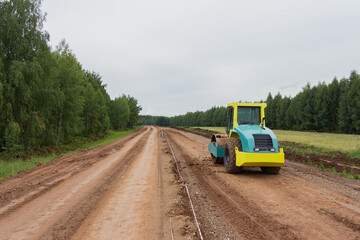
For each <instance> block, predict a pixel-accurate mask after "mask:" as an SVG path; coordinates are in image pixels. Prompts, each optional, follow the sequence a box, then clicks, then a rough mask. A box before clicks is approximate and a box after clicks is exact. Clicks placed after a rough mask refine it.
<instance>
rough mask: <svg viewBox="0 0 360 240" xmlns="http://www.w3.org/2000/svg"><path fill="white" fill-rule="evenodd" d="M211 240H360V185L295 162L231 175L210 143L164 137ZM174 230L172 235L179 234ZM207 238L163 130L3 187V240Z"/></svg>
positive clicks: (170, 133) (68, 159)
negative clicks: (215, 160) (273, 171)
mask: <svg viewBox="0 0 360 240" xmlns="http://www.w3.org/2000/svg"><path fill="white" fill-rule="evenodd" d="M163 130H164V133H165V134H166V135H167V137H168V139H169V140H170V142H171V144H172V146H173V149H174V152H175V155H176V158H177V160H178V161H179V165H180V171H181V175H182V176H183V177H184V178H185V180H186V182H187V184H188V186H189V189H190V194H191V197H192V200H193V203H194V206H195V211H196V213H197V215H198V219H199V222H200V226H201V228H202V232H203V235H204V237H205V239H360V187H359V182H358V181H356V180H352V179H347V178H344V177H342V176H339V175H335V174H332V173H329V172H325V171H321V170H319V169H316V168H312V167H309V166H305V165H302V164H298V163H294V162H289V161H287V162H286V167H284V168H283V169H282V170H281V171H280V174H279V175H265V174H262V173H261V172H260V170H259V169H257V168H248V169H247V170H246V171H245V173H243V174H237V175H233V174H227V173H225V170H224V167H223V166H221V165H213V164H212V161H211V159H210V157H209V154H208V152H207V145H208V143H209V139H208V138H205V137H203V136H199V135H195V134H193V133H189V132H184V131H180V130H176V129H168V128H164V129H163ZM170 223H171V229H170ZM171 230H172V231H173V233H174V237H175V239H198V237H197V231H196V227H195V223H194V221H193V218H192V214H191V212H190V207H189V202H188V198H187V196H186V193H185V189H184V186H183V183H182V182H181V181H180V180H179V179H178V176H177V173H176V170H175V166H174V162H173V160H172V157H171V154H170V152H169V148H168V145H167V142H166V140H165V139H164V138H163V137H162V134H161V133H160V129H159V128H157V127H151V126H149V127H145V128H143V129H142V130H141V131H138V132H136V133H133V134H132V135H129V136H128V137H126V138H124V139H122V140H119V141H116V142H113V143H110V144H107V145H104V146H101V147H97V148H94V149H90V150H86V151H82V152H79V153H75V154H73V155H70V156H65V157H62V158H59V159H56V160H54V161H53V162H50V163H48V164H45V165H42V166H39V167H37V168H34V169H31V170H28V171H24V172H22V173H20V174H18V175H16V176H15V177H10V178H6V179H4V180H2V181H0V236H1V237H0V238H1V239H70V238H72V239H171V235H170V234H171Z"/></svg>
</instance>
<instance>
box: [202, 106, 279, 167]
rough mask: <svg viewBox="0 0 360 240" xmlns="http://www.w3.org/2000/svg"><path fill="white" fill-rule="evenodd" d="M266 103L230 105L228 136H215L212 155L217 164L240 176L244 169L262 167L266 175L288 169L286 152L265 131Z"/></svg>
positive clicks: (211, 143)
mask: <svg viewBox="0 0 360 240" xmlns="http://www.w3.org/2000/svg"><path fill="white" fill-rule="evenodd" d="M265 108H266V103H230V104H228V108H227V114H226V124H227V126H226V135H218V134H216V135H213V136H212V138H211V142H210V144H209V152H210V154H211V158H212V160H213V162H214V163H215V164H221V163H224V166H225V169H226V172H228V173H240V172H242V170H243V167H260V168H261V171H262V172H263V173H269V174H278V173H279V171H280V168H281V167H283V166H284V152H283V149H282V148H279V144H278V140H277V138H276V136H275V134H274V133H273V131H271V130H270V129H269V128H267V127H265Z"/></svg>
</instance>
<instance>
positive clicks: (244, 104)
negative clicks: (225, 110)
mask: <svg viewBox="0 0 360 240" xmlns="http://www.w3.org/2000/svg"><path fill="white" fill-rule="evenodd" d="M266 106H267V104H266V103H229V104H228V107H234V108H235V107H261V108H266Z"/></svg>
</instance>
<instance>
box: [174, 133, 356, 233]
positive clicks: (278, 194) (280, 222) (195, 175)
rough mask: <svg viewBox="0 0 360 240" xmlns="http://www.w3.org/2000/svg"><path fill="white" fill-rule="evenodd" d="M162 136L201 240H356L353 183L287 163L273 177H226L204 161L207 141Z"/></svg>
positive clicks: (250, 172) (253, 172)
mask: <svg viewBox="0 0 360 240" xmlns="http://www.w3.org/2000/svg"><path fill="white" fill-rule="evenodd" d="M167 134H168V136H169V139H170V141H171V142H172V143H173V146H174V149H175V152H176V153H177V158H178V159H179V160H180V162H181V164H182V169H183V172H184V175H185V179H187V181H188V182H190V189H192V191H191V192H192V195H193V197H194V199H195V200H194V202H195V208H196V210H197V211H198V212H199V218H200V221H202V228H203V229H204V235H205V237H206V238H207V239H219V238H222V236H226V235H227V234H228V237H229V238H234V239H235V238H236V239H360V184H359V181H356V180H352V179H347V178H344V177H342V176H338V175H335V174H332V173H328V172H325V171H321V170H319V169H316V168H311V167H307V166H305V165H300V164H296V163H293V162H288V161H287V162H286V167H284V168H283V169H282V170H281V172H280V174H279V175H264V174H262V173H261V172H260V170H259V169H258V168H247V169H246V170H247V171H246V172H245V173H243V174H238V175H233V174H227V173H225V170H224V167H223V166H221V165H220V166H215V165H213V164H212V162H211V160H210V158H209V157H207V156H208V152H207V145H208V143H209V140H208V139H207V138H204V137H201V136H198V135H194V134H191V133H188V132H183V131H178V130H170V129H169V130H167ZM204 156H206V157H204ZM230 232H231V234H229V233H230Z"/></svg>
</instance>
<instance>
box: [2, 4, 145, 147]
mask: <svg viewBox="0 0 360 240" xmlns="http://www.w3.org/2000/svg"><path fill="white" fill-rule="evenodd" d="M41 2H42V1H41V0H8V1H0V151H7V152H14V153H16V152H21V151H23V150H30V149H33V148H37V147H41V146H53V145H57V144H59V143H68V142H70V141H71V140H72V139H73V138H74V137H75V136H85V137H86V136H99V135H104V134H105V133H106V131H107V130H108V129H109V128H112V129H116V130H120V129H124V128H131V127H133V126H134V125H135V124H137V122H138V118H139V111H140V110H141V107H140V106H139V105H138V103H137V100H136V99H135V98H134V97H131V96H126V95H122V96H120V97H118V98H115V99H114V100H111V99H110V96H109V94H108V93H107V91H106V84H104V83H103V82H102V79H101V76H100V75H99V74H98V73H95V72H92V71H88V70H85V69H83V68H82V66H81V64H80V63H79V62H78V60H77V59H76V56H75V54H74V53H72V51H71V50H70V48H69V45H68V44H67V43H66V42H65V41H64V40H63V41H61V42H60V43H59V45H58V46H57V47H56V49H55V50H52V49H51V47H50V45H49V33H48V32H46V31H45V30H43V23H44V21H45V14H43V13H42V11H41V10H40V7H41Z"/></svg>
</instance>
